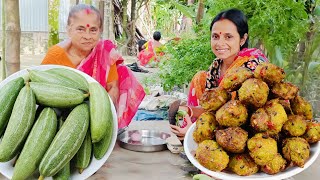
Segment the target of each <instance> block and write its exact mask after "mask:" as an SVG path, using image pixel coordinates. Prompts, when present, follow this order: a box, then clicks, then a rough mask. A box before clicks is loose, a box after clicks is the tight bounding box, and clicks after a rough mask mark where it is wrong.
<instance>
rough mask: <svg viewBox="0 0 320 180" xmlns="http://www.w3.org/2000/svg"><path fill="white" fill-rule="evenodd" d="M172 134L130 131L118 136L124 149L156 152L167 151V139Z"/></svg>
mask: <svg viewBox="0 0 320 180" xmlns="http://www.w3.org/2000/svg"><path fill="white" fill-rule="evenodd" d="M168 137H170V134H168V133H165V132H161V131H156V130H147V129H144V130H130V131H125V132H123V133H121V134H120V135H119V136H118V141H119V145H120V147H122V148H125V149H128V150H131V151H138V152H156V151H162V150H166V149H167V145H166V139H167V138H168Z"/></svg>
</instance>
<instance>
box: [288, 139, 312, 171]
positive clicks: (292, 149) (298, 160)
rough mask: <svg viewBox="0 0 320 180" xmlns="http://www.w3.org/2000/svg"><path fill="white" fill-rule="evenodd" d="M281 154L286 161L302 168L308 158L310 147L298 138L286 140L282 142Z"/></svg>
mask: <svg viewBox="0 0 320 180" xmlns="http://www.w3.org/2000/svg"><path fill="white" fill-rule="evenodd" d="M282 153H283V156H284V158H285V159H286V160H288V161H289V162H292V163H293V164H294V165H297V166H299V167H303V166H304V164H305V162H306V161H307V160H308V159H309V156H310V145H309V143H308V142H307V141H306V140H305V139H303V138H300V137H292V138H287V139H285V140H284V142H283V145H282Z"/></svg>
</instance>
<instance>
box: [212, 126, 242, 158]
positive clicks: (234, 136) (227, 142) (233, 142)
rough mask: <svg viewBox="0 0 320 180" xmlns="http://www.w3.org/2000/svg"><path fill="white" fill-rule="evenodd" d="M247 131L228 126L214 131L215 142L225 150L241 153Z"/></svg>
mask: <svg viewBox="0 0 320 180" xmlns="http://www.w3.org/2000/svg"><path fill="white" fill-rule="evenodd" d="M247 140H248V132H247V131H245V130H243V129H242V128H240V127H229V128H226V129H221V130H217V131H216V141H217V143H218V144H219V145H220V146H221V147H222V148H223V149H224V150H226V151H229V152H232V153H242V152H243V151H244V150H245V148H246V145H247Z"/></svg>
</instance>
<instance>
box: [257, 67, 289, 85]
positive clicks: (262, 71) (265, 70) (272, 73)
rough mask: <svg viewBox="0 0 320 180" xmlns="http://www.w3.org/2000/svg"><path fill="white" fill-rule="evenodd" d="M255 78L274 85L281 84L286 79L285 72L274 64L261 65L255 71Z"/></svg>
mask: <svg viewBox="0 0 320 180" xmlns="http://www.w3.org/2000/svg"><path fill="white" fill-rule="evenodd" d="M254 77H255V78H258V79H262V80H263V81H265V82H266V83H268V84H269V85H272V84H274V83H279V82H281V81H282V80H283V79H284V78H285V72H284V70H283V69H282V68H280V67H278V66H276V65H274V64H271V63H260V64H259V65H258V66H257V67H256V69H255V71H254Z"/></svg>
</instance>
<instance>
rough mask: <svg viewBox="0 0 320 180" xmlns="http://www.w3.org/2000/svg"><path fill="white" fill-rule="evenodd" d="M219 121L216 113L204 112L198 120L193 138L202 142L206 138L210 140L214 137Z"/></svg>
mask: <svg viewBox="0 0 320 180" xmlns="http://www.w3.org/2000/svg"><path fill="white" fill-rule="evenodd" d="M217 126H218V122H217V121H216V117H215V116H214V114H212V113H210V112H204V113H202V114H201V115H200V116H199V117H198V119H197V121H196V128H195V130H194V131H193V139H194V140H195V141H196V142H197V143H200V142H202V141H204V140H209V139H213V138H214V133H213V131H214V130H215V129H216V128H217Z"/></svg>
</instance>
